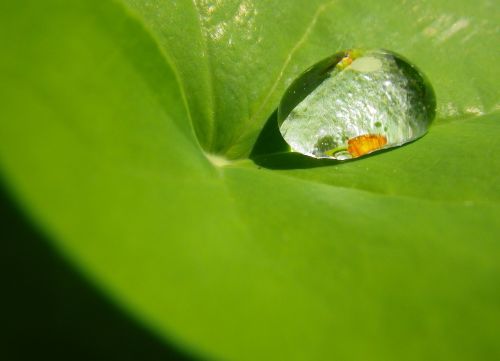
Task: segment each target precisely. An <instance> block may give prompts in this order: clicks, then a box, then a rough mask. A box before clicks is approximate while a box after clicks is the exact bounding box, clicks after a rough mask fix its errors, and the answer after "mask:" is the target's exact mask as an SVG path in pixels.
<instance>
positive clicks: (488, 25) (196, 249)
mask: <svg viewBox="0 0 500 361" xmlns="http://www.w3.org/2000/svg"><path fill="white" fill-rule="evenodd" d="M494 10H495V8H494V4H493V3H491V2H488V1H479V2H472V3H471V2H466V1H465V0H460V1H456V2H453V3H451V2H448V1H444V0H443V1H433V2H432V3H426V2H419V3H410V2H395V1H389V0H383V1H377V2H373V3H370V2H368V3H367V2H362V1H342V0H341V1H333V2H326V1H289V2H269V1H219V2H213V3H211V2H207V1H194V2H187V1H186V2H172V1H167V0H150V1H145V0H144V1H140V0H135V1H134V0H129V1H122V2H118V1H110V0H100V1H99V0H74V1H71V2H68V1H67V0H64V1H63V0H47V1H44V2H40V1H36V0H30V1H23V2H22V3H15V2H4V3H2V4H1V5H0V24H1V25H0V27H1V31H0V39H1V43H2V44H3V45H2V48H3V49H2V53H3V54H2V56H1V57H0V68H1V69H2V87H1V88H0V99H1V104H0V105H1V106H0V109H1V110H0V112H1V113H0V114H1V118H0V119H1V120H0V165H1V169H2V174H3V176H4V179H5V180H6V182H7V183H8V184H9V186H10V188H11V189H12V190H13V192H14V193H15V194H16V195H17V197H18V199H19V202H21V203H22V204H23V205H24V207H25V209H26V210H27V212H29V214H30V215H31V216H32V217H33V219H34V221H35V222H36V223H37V224H38V225H40V226H41V227H42V228H43V229H44V230H45V232H46V233H47V234H49V235H50V236H51V237H52V238H53V240H54V242H55V244H56V245H57V246H58V247H59V249H60V250H61V252H63V253H64V254H65V255H66V256H67V257H69V259H71V260H72V261H73V262H74V264H75V265H76V266H77V267H78V268H79V269H80V270H82V272H84V273H85V274H86V275H87V276H88V277H89V278H90V279H92V280H93V281H94V282H95V284H96V285H98V287H100V288H101V289H102V290H104V291H105V292H106V293H107V294H109V295H110V296H111V297H112V298H113V299H114V300H115V302H116V303H117V304H120V305H121V306H123V307H125V308H126V309H127V310H128V311H129V312H130V313H131V314H132V315H134V317H137V318H139V319H140V320H141V321H142V322H144V323H145V324H147V325H148V326H149V327H151V328H152V329H154V330H155V331H156V332H157V333H158V334H159V335H160V336H162V337H164V338H168V339H170V340H174V341H175V342H177V343H179V344H180V345H182V346H183V347H184V348H186V349H189V350H190V351H191V352H194V353H196V354H198V355H199V356H200V357H201V358H210V359H224V360H238V361H239V360H280V359H284V360H326V359H328V360H329V359H333V360H401V359H404V360H422V359H426V360H443V359H453V360H489V359H496V358H498V357H499V356H500V347H499V345H498V342H497V329H498V324H499V323H500V307H499V306H500V302H499V299H500V290H499V288H498V280H499V277H500V257H499V254H500V252H499V250H500V249H499V248H500V247H499V244H498V234H500V227H499V226H498V221H497V220H498V218H499V215H500V189H499V181H500V179H499V175H498V169H499V168H500V164H499V163H500V161H499V157H498V154H499V152H500V142H499V140H498V137H495V134H498V132H499V130H500V129H499V127H500V126H499V123H498V118H499V116H498V114H499V113H498V111H497V110H498V104H499V102H498V100H499V99H498V98H499V97H498V92H497V90H496V85H497V84H498V81H499V80H500V79H499V78H500V76H499V73H498V67H495V66H494V59H495V58H496V53H495V51H496V49H497V48H498V45H500V44H499V41H498V30H497V24H498V18H495V17H494V16H495V15H494V14H496V12H495V11H494ZM350 47H370V48H379V47H382V48H388V49H390V50H393V51H396V52H398V53H401V54H403V55H404V56H405V57H407V58H409V59H410V60H411V61H412V62H414V63H415V64H417V66H419V68H421V69H422V70H423V72H424V73H425V74H426V75H427V76H428V78H429V79H430V80H431V82H432V84H433V85H434V87H435V90H436V94H437V98H438V99H437V100H438V109H437V114H438V115H437V120H436V124H435V125H434V126H433V127H432V128H431V130H430V132H429V134H428V135H427V136H425V137H424V138H423V139H421V140H418V141H416V142H414V143H412V144H409V145H407V146H404V147H401V148H398V149H395V150H391V151H387V152H383V153H380V154H376V155H373V156H370V157H367V158H365V159H360V160H357V161H353V162H348V163H341V164H339V163H332V162H330V163H325V162H314V161H312V160H309V159H304V158H302V157H300V156H297V155H293V154H292V155H290V154H288V155H286V154H285V155H279V154H278V155H263V156H260V157H259V159H255V162H254V161H251V160H249V159H248V155H249V154H250V152H251V150H252V148H253V146H254V144H255V141H256V139H257V137H258V135H259V133H260V131H261V130H262V128H263V126H264V124H265V122H266V120H267V119H268V118H269V117H270V115H271V114H272V112H273V110H274V109H275V108H276V106H277V104H278V102H279V99H280V96H281V94H282V93H283V91H284V90H285V88H286V86H287V85H288V84H289V83H290V82H291V81H292V80H293V79H294V77H296V76H297V75H298V74H299V73H300V72H301V71H303V70H304V69H305V68H307V67H308V66H309V65H311V64H313V63H314V62H316V61H317V60H319V59H321V58H323V57H324V56H326V55H329V54H331V53H334V52H336V51H337V50H340V49H344V48H350ZM229 159H233V160H229ZM234 159H237V160H234Z"/></svg>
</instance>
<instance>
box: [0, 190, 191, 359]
mask: <svg viewBox="0 0 500 361" xmlns="http://www.w3.org/2000/svg"><path fill="white" fill-rule="evenodd" d="M0 229H1V230H2V253H1V261H0V281H1V282H0V283H1V284H2V301H1V302H0V304H1V307H2V330H3V336H2V341H1V345H2V347H1V349H0V358H1V359H2V360H9V361H27V360H34V359H37V360H40V359H43V360H53V361H59V360H61V361H62V360H68V359H71V360H74V361H88V360H121V361H137V360H144V361H160V360H161V361H188V360H194V359H193V358H191V357H187V356H185V355H183V354H182V353H181V352H180V351H178V350H177V348H176V347H174V346H173V345H168V344H167V343H166V342H165V341H164V340H159V339H158V338H157V336H155V335H152V334H151V333H150V332H149V331H147V330H145V329H144V328H143V327H142V326H141V325H138V324H137V323H136V322H133V321H132V320H131V319H130V316H129V315H127V314H124V313H123V312H122V311H120V310H118V309H117V307H116V305H114V304H112V303H111V302H110V301H109V300H108V299H107V298H105V297H103V296H102V295H101V294H100V292H97V291H96V289H95V287H94V285H90V284H89V283H88V282H87V281H86V280H83V279H82V277H81V276H80V275H79V274H77V273H76V272H75V271H74V270H73V269H71V267H70V265H69V264H67V262H65V261H64V260H62V259H61V257H60V255H59V254H57V251H56V250H54V249H52V247H51V246H50V245H49V242H48V240H46V239H44V237H43V236H41V234H40V232H38V231H36V230H35V229H34V227H33V225H32V223H30V222H29V221H28V220H27V219H25V217H24V215H23V214H21V212H20V211H19V210H18V209H17V206H16V205H14V204H13V203H12V201H11V199H10V197H9V196H8V195H7V194H6V193H5V188H4V187H3V185H2V187H0Z"/></svg>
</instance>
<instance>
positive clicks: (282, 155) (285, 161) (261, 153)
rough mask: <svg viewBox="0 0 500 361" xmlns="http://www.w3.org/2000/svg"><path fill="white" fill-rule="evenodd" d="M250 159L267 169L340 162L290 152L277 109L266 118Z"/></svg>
mask: <svg viewBox="0 0 500 361" xmlns="http://www.w3.org/2000/svg"><path fill="white" fill-rule="evenodd" d="M250 159H251V160H252V161H254V162H255V164H257V165H259V166H261V167H264V168H269V169H304V168H316V167H325V166H331V165H335V164H338V163H340V162H339V161H337V160H334V159H315V158H311V157H308V156H306V155H303V154H300V153H296V152H292V151H291V150H290V146H289V145H288V143H287V142H285V140H284V139H283V137H282V135H281V133H280V130H279V127H278V111H277V110H275V111H274V112H273V113H272V114H271V116H270V117H269V118H268V119H267V122H266V124H265V125H264V128H263V129H262V131H261V133H260V134H259V137H258V138H257V141H256V142H255V145H254V147H253V149H252V152H251V153H250Z"/></svg>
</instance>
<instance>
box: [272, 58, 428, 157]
mask: <svg viewBox="0 0 500 361" xmlns="http://www.w3.org/2000/svg"><path fill="white" fill-rule="evenodd" d="M434 111H435V97H434V92H433V90H432V88H431V86H430V85H429V83H428V82H427V81H426V80H425V77H424V76H423V75H422V74H421V73H420V72H419V71H418V70H417V69H416V68H415V66H413V65H412V64H410V63H409V62H408V61H407V60H405V59H403V58H402V57H401V56H399V55H396V54H394V53H392V52H389V51H386V50H357V49H356V50H348V51H344V52H340V53H337V54H335V55H333V56H331V57H329V58H327V59H324V60H322V61H320V62H319V63H317V64H316V65H314V66H312V67H311V68H309V69H308V70H306V71H305V72H304V73H303V74H302V75H301V76H300V77H299V78H298V79H296V80H295V81H294V82H293V83H292V85H291V86H290V87H289V88H288V89H287V91H286V93H285V95H284V96H283V99H282V100H281V103H280V106H279V109H278V123H279V128H280V132H281V134H282V136H283V138H284V139H285V140H286V142H287V143H288V144H289V145H290V147H291V149H292V150H293V151H295V152H299V153H302V154H305V155H308V156H311V157H315V158H332V159H339V160H344V159H351V158H357V157H360V156H362V155H365V154H368V153H371V152H374V151H376V150H380V149H385V148H390V147H395V146H399V145H402V144H404V143H407V142H411V141H412V140H414V139H416V138H419V137H421V136H422V135H424V134H425V133H426V131H427V129H428V127H429V125H430V123H431V121H432V119H433V117H434Z"/></svg>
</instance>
